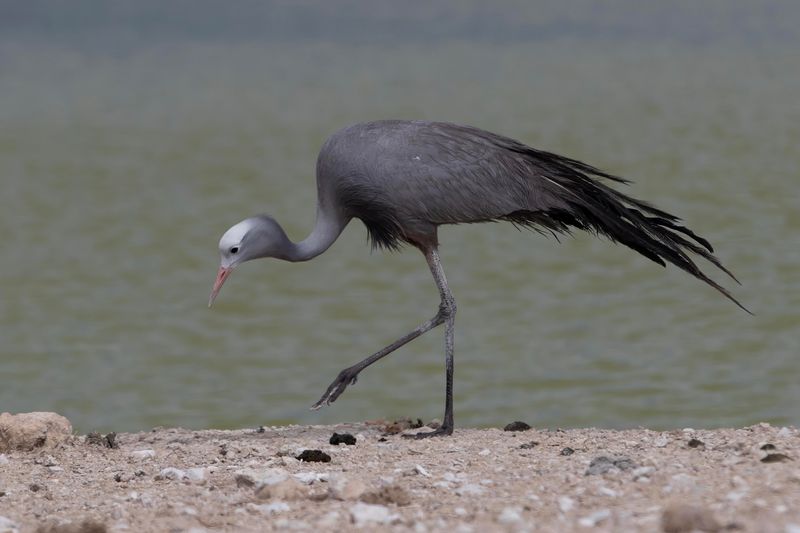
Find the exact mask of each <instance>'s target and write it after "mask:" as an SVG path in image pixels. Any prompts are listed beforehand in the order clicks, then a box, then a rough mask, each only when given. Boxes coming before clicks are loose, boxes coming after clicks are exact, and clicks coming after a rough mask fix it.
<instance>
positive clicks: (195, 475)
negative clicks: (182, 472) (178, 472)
mask: <svg viewBox="0 0 800 533" xmlns="http://www.w3.org/2000/svg"><path fill="white" fill-rule="evenodd" d="M186 478H187V479H188V480H189V481H203V480H204V479H205V478H206V469H205V468H204V467H202V466H200V467H197V468H190V469H188V470H187V471H186Z"/></svg>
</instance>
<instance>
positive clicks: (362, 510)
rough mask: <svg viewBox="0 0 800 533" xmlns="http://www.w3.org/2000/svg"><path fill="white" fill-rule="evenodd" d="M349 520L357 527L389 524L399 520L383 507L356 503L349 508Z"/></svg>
mask: <svg viewBox="0 0 800 533" xmlns="http://www.w3.org/2000/svg"><path fill="white" fill-rule="evenodd" d="M350 518H351V520H352V521H353V523H354V524H355V525H356V526H357V527H361V526H365V525H368V524H391V523H392V522H394V521H396V520H399V517H398V516H397V515H394V514H392V513H391V511H390V510H389V508H388V507H386V506H385V505H373V504H370V503H357V504H355V505H354V506H352V507H351V508H350Z"/></svg>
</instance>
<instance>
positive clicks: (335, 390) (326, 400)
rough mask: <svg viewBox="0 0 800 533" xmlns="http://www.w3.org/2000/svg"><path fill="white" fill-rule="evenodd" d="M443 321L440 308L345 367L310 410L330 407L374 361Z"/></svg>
mask: <svg viewBox="0 0 800 533" xmlns="http://www.w3.org/2000/svg"><path fill="white" fill-rule="evenodd" d="M444 320H445V318H444V315H443V314H442V310H441V308H440V309H439V312H438V313H437V314H436V316H434V317H433V318H431V319H430V320H428V321H427V322H425V323H423V324H420V325H419V326H417V328H416V329H414V330H413V331H412V332H410V333H409V334H407V335H405V336H403V337H401V338H399V339H397V340H396V341H394V342H393V343H392V344H390V345H389V346H387V347H385V348H383V349H382V350H379V351H377V352H375V353H374V354H372V355H370V356H369V357H367V358H366V359H364V360H363V361H359V362H358V363H356V364H354V365H353V366H350V367H347V368H345V369H344V370H342V371H341V372H339V375H338V376H336V379H335V380H333V383H331V384H330V386H329V387H328V390H326V391H325V394H323V395H322V398H320V399H319V401H317V403H315V404H314V405H312V406H311V409H314V410H316V409H319V408H320V407H322V406H323V405H330V404H331V403H332V402H335V401H336V399H337V398H338V397H339V396H340V395H341V394H342V393H343V392H344V390H345V389H346V388H347V386H348V385H353V384H355V382H356V380H357V379H358V374H359V372H361V371H362V370H364V369H365V368H367V367H368V366H369V365H371V364H372V363H374V362H375V361H377V360H379V359H381V358H383V357H386V356H387V355H389V354H390V353H392V352H393V351H395V350H397V349H398V348H400V347H401V346H403V345H404V344H407V343H409V342H411V341H413V340H414V339H416V338H417V337H419V336H420V335H422V334H423V333H426V332H428V331H430V330H432V329H433V328H435V327H436V326H438V325H439V324H441V323H442V322H444Z"/></svg>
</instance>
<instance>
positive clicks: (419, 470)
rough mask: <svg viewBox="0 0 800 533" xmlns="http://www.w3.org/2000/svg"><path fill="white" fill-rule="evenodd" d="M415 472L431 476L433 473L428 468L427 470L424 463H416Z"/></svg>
mask: <svg viewBox="0 0 800 533" xmlns="http://www.w3.org/2000/svg"><path fill="white" fill-rule="evenodd" d="M414 472H416V473H417V474H419V475H420V476H424V477H431V474H430V473H429V472H428V471H427V470H425V467H424V466H422V465H415V466H414Z"/></svg>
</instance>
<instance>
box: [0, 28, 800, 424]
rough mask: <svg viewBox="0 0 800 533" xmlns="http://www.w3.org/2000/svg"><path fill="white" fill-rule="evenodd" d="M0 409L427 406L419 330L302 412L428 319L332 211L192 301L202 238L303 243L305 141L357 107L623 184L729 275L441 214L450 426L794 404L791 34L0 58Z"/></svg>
mask: <svg viewBox="0 0 800 533" xmlns="http://www.w3.org/2000/svg"><path fill="white" fill-rule="evenodd" d="M0 66H2V76H1V77H0V121H1V122H2V127H0V176H2V196H0V228H2V230H3V245H2V246H0V264H2V265H3V266H2V269H0V287H1V288H0V291H2V299H1V300H0V335H1V336H2V340H0V376H2V378H0V379H2V386H1V387H0V410H8V411H31V410H55V411H58V412H61V413H63V414H65V415H66V416H68V417H69V418H70V419H72V421H73V422H74V424H75V425H76V427H77V428H78V429H79V430H82V431H88V430H92V429H100V430H103V429H116V430H133V429H137V428H148V427H151V426H155V425H182V426H190V427H209V426H211V427H239V426H246V425H251V426H255V425H258V424H271V423H286V422H292V423H327V422H335V421H342V420H356V419H366V418H378V417H393V416H403V415H411V416H420V417H423V418H432V417H439V416H441V408H442V407H443V355H442V338H441V332H440V331H434V332H432V333H431V334H428V336H427V337H424V338H422V339H419V340H417V341H415V342H414V343H412V344H411V345H409V346H408V347H406V348H404V349H402V350H401V351H400V352H398V353H397V354H395V355H393V356H391V357H390V358H389V359H387V360H385V361H382V362H381V363H379V364H377V365H376V366H374V367H372V368H370V369H369V370H367V371H366V372H365V373H364V374H363V375H362V377H361V379H360V380H359V382H358V384H357V386H355V387H352V388H351V389H349V390H348V391H347V393H346V394H345V395H344V396H343V397H342V398H341V399H340V400H339V401H338V402H336V403H335V404H334V405H333V407H332V408H328V409H325V410H322V411H319V412H309V411H308V410H307V407H308V406H310V405H311V404H312V403H313V402H314V401H315V400H316V399H317V398H318V397H319V395H320V394H321V393H322V391H323V390H324V389H325V387H327V385H328V383H329V382H330V380H331V379H333V377H334V376H335V375H336V373H337V372H338V371H339V370H340V369H341V368H343V367H345V366H348V365H350V364H352V363H353V362H355V361H357V360H359V359H361V358H362V357H364V356H366V355H368V354H369V353H371V352H373V351H375V350H376V349H378V348H380V347H381V346H383V345H385V344H387V343H388V342H390V341H392V340H394V338H396V337H398V336H399V335H401V334H403V333H405V332H406V331H408V330H409V329H411V328H412V327H414V326H415V325H416V324H418V323H419V322H421V321H423V320H425V319H427V318H428V317H429V316H430V315H432V314H433V312H435V309H436V306H437V305H438V299H437V293H436V290H435V288H434V286H433V283H432V281H431V280H430V279H429V278H430V275H429V273H428V271H427V268H426V267H425V264H424V261H423V259H422V257H421V256H420V255H419V254H418V253H417V252H416V251H414V250H411V249H410V250H406V251H405V252H404V253H402V254H382V253H370V251H369V248H368V246H367V245H366V234H365V231H364V229H363V227H362V226H361V225H360V223H359V222H358V221H354V222H353V223H351V225H350V226H349V227H348V229H347V230H346V231H345V233H344V235H343V236H342V238H341V239H340V241H339V242H337V243H336V245H335V246H334V247H333V248H332V249H331V250H329V251H328V252H327V253H326V254H324V255H323V256H321V257H320V258H318V259H317V260H315V261H313V262H310V263H308V264H296V265H291V264H283V263H280V262H277V261H272V262H268V261H260V262H255V263H252V264H248V265H245V266H244V267H242V268H241V269H239V270H238V271H237V272H236V273H235V275H234V276H233V277H232V278H231V279H230V280H229V281H228V283H227V284H226V287H225V289H224V291H223V293H222V295H221V297H220V298H219V300H218V304H217V305H216V306H215V307H214V309H213V310H208V309H207V308H206V305H205V304H206V300H207V297H208V291H209V289H210V285H211V282H212V281H213V277H214V273H215V270H216V266H217V257H216V242H217V240H218V238H219V236H220V235H221V234H222V232H223V231H224V230H225V229H227V227H228V226H230V225H231V224H233V223H235V222H237V221H238V220H240V219H241V218H243V217H245V216H247V215H250V214H254V213H259V212H265V211H267V212H270V213H271V214H273V215H274V216H275V217H276V218H277V219H278V220H280V221H281V222H282V223H283V224H284V226H285V227H286V228H287V231H288V232H289V234H290V236H292V237H293V238H295V239H299V238H302V237H303V236H304V234H305V233H306V232H307V231H308V230H309V229H310V228H311V225H312V223H313V215H314V201H315V185H314V161H315V157H316V152H317V150H318V147H319V145H320V144H321V143H322V141H323V140H324V138H325V137H326V136H327V135H328V134H330V133H331V132H333V131H334V130H336V129H337V128H339V127H341V126H343V125H345V124H349V123H353V122H357V121H360V120H370V119H376V118H389V117H393V118H427V119H438V120H451V121H456V122H462V123H469V124H473V125H476V126H480V127H484V128H487V129H490V130H494V131H497V132H501V133H504V134H507V135H510V136H513V137H516V138H519V139H520V140H523V141H525V142H527V143H528V144H531V145H534V146H537V147H541V148H545V149H549V150H553V151H557V152H560V153H564V154H567V155H570V156H572V157H576V158H579V159H583V160H586V161H587V162H590V163H592V164H595V165H598V166H601V167H603V168H605V169H608V170H610V171H612V172H614V173H617V174H620V175H624V176H627V177H630V178H632V179H634V180H635V181H636V183H635V185H634V186H633V187H632V188H629V189H628V190H627V192H629V193H631V194H633V195H634V196H637V197H640V198H644V199H648V200H651V201H654V202H655V203H657V204H658V205H659V206H661V207H663V208H665V209H667V210H668V211H671V212H674V213H676V214H679V215H681V216H682V217H683V218H684V219H685V220H686V221H687V224H688V225H689V226H690V227H692V228H693V229H695V230H696V231H698V232H699V233H700V234H702V235H704V236H706V237H708V238H709V239H710V240H711V241H712V243H713V244H714V245H715V246H716V248H717V250H718V253H719V254H718V255H719V256H720V257H721V258H722V259H723V261H724V262H725V263H726V264H727V265H728V266H729V267H730V268H731V269H732V270H733V271H734V272H735V273H736V274H737V275H738V276H739V278H740V279H741V280H742V282H743V286H742V287H736V286H734V284H733V283H732V282H730V281H729V280H725V279H723V278H722V277H720V276H716V279H718V280H720V281H722V282H723V283H724V284H725V285H726V286H728V287H730V288H732V290H733V291H734V293H735V294H736V295H737V297H738V298H740V299H741V300H742V301H743V302H744V303H745V305H748V306H749V307H750V308H751V309H752V310H753V311H754V312H755V313H756V316H755V317H750V316H747V315H746V314H744V313H743V312H741V311H740V310H738V309H737V308H736V307H735V306H733V305H732V304H731V303H729V302H728V301H726V300H725V299H724V298H722V297H721V296H720V295H718V294H716V293H715V292H714V291H713V290H712V289H710V288H708V287H706V286H704V285H702V284H701V283H699V282H697V281H696V280H694V279H692V278H690V277H689V276H687V275H685V274H683V273H681V272H679V271H677V270H676V269H673V268H670V269H667V270H663V269H661V268H660V267H658V266H657V265H655V264H653V263H651V262H649V261H648V260H646V259H644V258H641V257H638V256H637V255H636V254H635V253H633V252H631V251H629V250H627V249H625V248H622V247H619V246H614V245H612V244H610V243H608V242H603V241H599V240H596V239H594V238H592V237H590V236H588V235H575V237H574V238H565V239H562V243H561V244H559V243H557V242H556V241H555V240H553V239H549V240H548V239H545V238H543V237H541V236H539V235H537V234H534V233H528V232H523V233H519V232H517V231H516V230H515V229H514V228H513V227H511V226H504V225H497V224H493V225H477V226H463V227H447V228H443V229H442V231H441V240H442V242H443V245H444V246H443V250H442V257H443V261H444V264H445V268H446V270H447V273H448V276H449V279H450V281H451V286H452V288H453V291H454V293H455V295H456V297H457V299H458V303H459V316H458V321H457V326H456V327H457V334H456V335H457V337H456V417H457V423H459V424H462V425H499V424H504V423H506V422H508V421H511V420H515V419H522V420H526V421H528V422H529V423H531V424H536V425H540V426H562V427H566V426H588V425H592V426H606V427H626V426H639V425H643V426H653V427H684V426H721V425H743V424H749V423H753V422H756V421H762V420H766V421H771V422H774V423H782V424H783V423H793V424H797V423H800V414H799V413H798V410H797V405H800V387H799V386H798V384H797V383H798V379H797V376H798V374H800V354H799V353H798V337H797V327H798V324H800V320H799V317H800V315H798V312H797V309H798V305H799V304H800V294H799V292H798V285H799V282H800V273H798V268H797V265H798V260H799V259H800V238H799V237H798V230H800V215H798V205H800V177H799V173H798V169H800V151H798V149H797V146H798V145H800V100H798V97H797V95H798V94H800V53H798V50H797V49H796V48H795V47H793V46H792V45H787V44H781V43H778V44H772V45H770V46H766V47H764V46H762V47H759V46H745V45H741V44H739V45H737V44H735V43H734V44H730V43H724V44H719V45H714V44H710V45H693V44H680V43H666V44H665V43H663V42H653V43H648V42H647V41H644V42H641V43H639V44H637V45H636V46H632V45H631V44H630V43H615V42H602V43H593V44H592V45H591V46H589V45H585V44H581V43H580V42H574V41H563V42H562V41H560V40H558V39H555V40H552V41H547V42H537V43H525V42H522V43H519V42H517V43H515V42H512V43H487V42H480V43H475V42H473V43H470V42H466V41H461V40H448V41H442V42H435V43H425V44H419V43H417V44H415V43H413V42H408V43H399V44H398V43H393V44H391V45H389V44H387V45H370V46H365V45H359V44H347V43H316V42H299V43H297V42H295V43H291V44H287V43H218V42H212V43H174V44H164V43H162V44H159V45H158V46H153V47H143V48H141V49H137V50H134V51H131V52H128V53H125V54H102V53H97V52H87V51H83V50H74V49H69V48H65V47H58V46H52V45H40V46H34V45H14V44H5V45H4V47H3V48H2V54H0Z"/></svg>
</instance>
